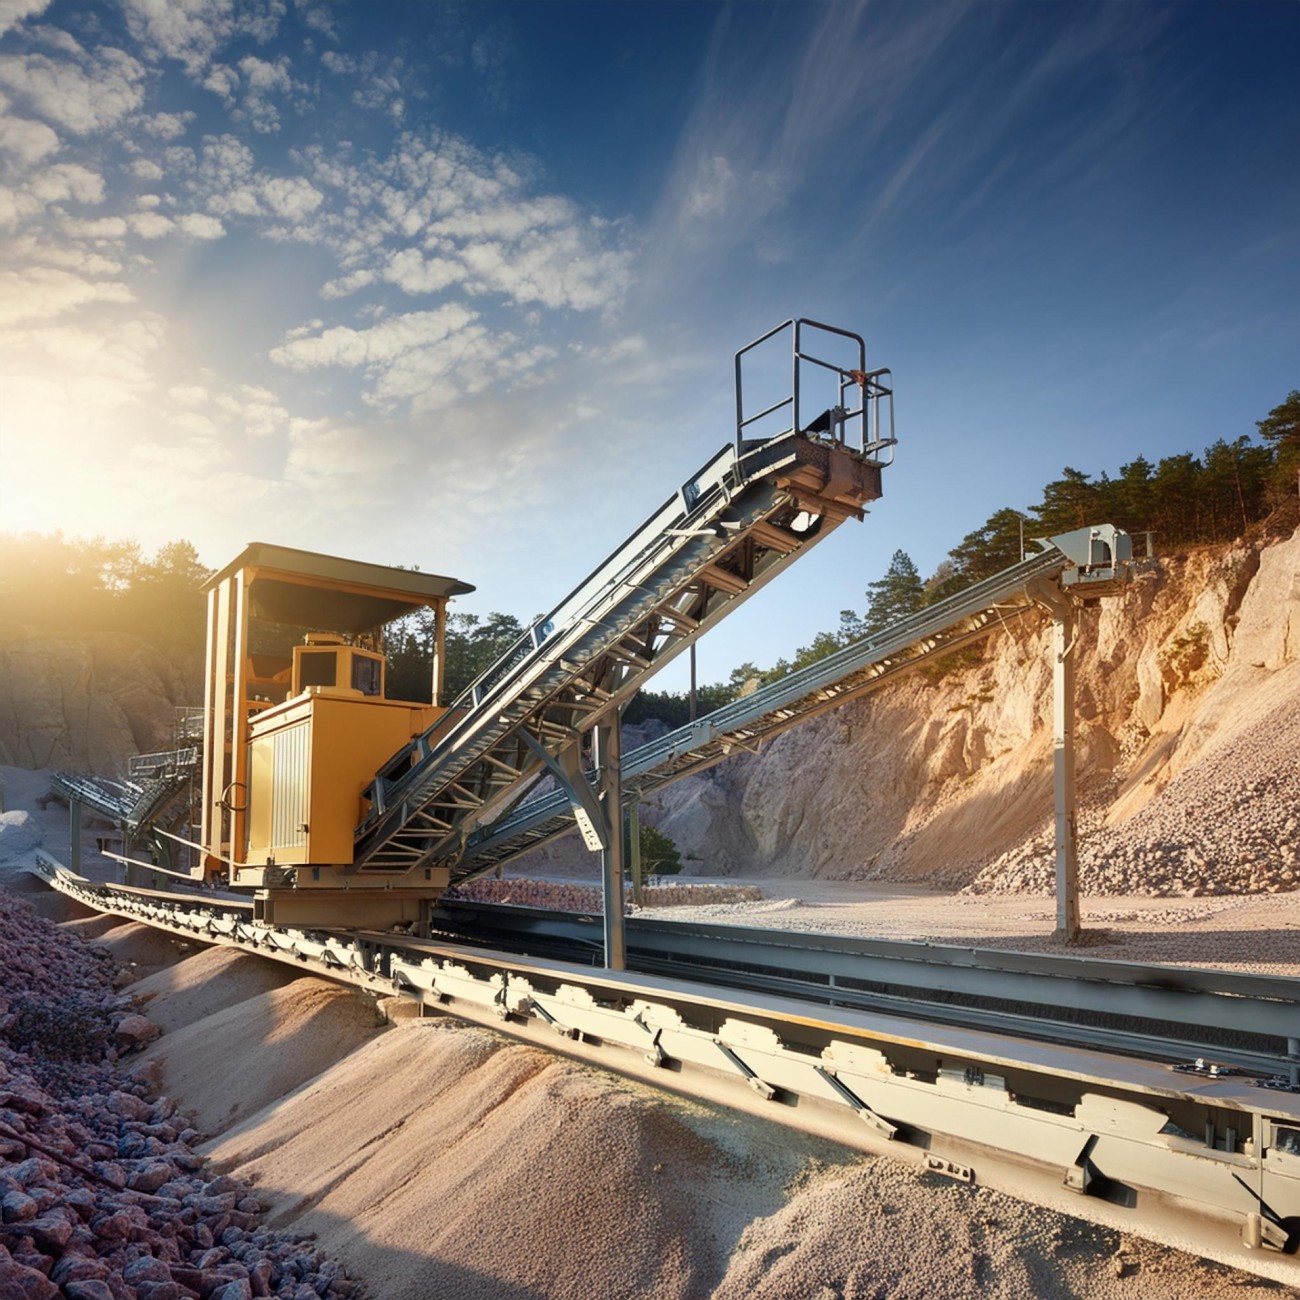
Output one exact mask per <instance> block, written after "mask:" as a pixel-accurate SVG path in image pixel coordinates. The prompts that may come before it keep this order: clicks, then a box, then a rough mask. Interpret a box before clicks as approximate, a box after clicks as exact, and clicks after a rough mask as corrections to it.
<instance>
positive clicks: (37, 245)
mask: <svg viewBox="0 0 1300 1300" xmlns="http://www.w3.org/2000/svg"><path fill="white" fill-rule="evenodd" d="M7 251H8V253H9V257H10V261H11V262H12V264H13V265H15V266H18V265H39V266H47V267H49V266H52V267H62V268H63V269H64V270H67V271H80V272H81V273H82V274H83V275H93V276H101V275H120V274H121V272H122V263H121V262H120V261H118V260H117V259H116V258H112V257H106V256H105V255H104V254H103V253H100V252H98V251H96V250H95V249H92V248H85V247H82V246H81V245H79V244H77V243H75V242H73V241H65V242H61V243H57V244H56V243H49V242H46V241H43V240H41V239H40V238H37V237H36V236H33V235H22V236H20V237H19V238H17V239H11V240H10V241H9V242H8V245H7Z"/></svg>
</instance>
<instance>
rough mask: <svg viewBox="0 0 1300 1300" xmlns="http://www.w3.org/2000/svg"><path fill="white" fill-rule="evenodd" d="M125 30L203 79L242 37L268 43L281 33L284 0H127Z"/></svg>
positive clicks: (191, 74)
mask: <svg viewBox="0 0 1300 1300" xmlns="http://www.w3.org/2000/svg"><path fill="white" fill-rule="evenodd" d="M124 8H125V10H126V19H127V26H128V27H129V29H130V31H131V34H132V35H133V36H135V37H136V38H137V39H138V40H139V41H140V42H141V43H142V44H144V45H145V46H146V48H147V49H149V50H150V52H152V53H154V54H157V55H162V56H164V57H166V58H170V59H177V60H179V61H180V62H181V63H182V64H183V65H184V67H185V70H186V71H187V72H188V73H189V74H190V76H192V77H199V76H201V74H202V73H203V72H204V70H205V69H206V68H207V66H208V64H209V63H211V61H212V59H213V56H214V55H215V54H216V52H217V51H218V50H219V49H221V48H222V47H223V46H225V45H226V44H228V43H229V42H230V41H232V40H234V39H236V38H237V37H240V36H248V37H251V38H252V39H253V40H255V41H258V42H262V43H265V42H266V41H269V40H271V39H272V38H273V37H274V36H275V34H276V32H277V31H278V30H279V26H280V21H281V19H282V18H283V17H284V14H285V5H284V3H283V0H242V2H241V3H240V4H239V5H236V4H235V3H234V0H124Z"/></svg>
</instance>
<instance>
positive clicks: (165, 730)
mask: <svg viewBox="0 0 1300 1300" xmlns="http://www.w3.org/2000/svg"><path fill="white" fill-rule="evenodd" d="M187 703H192V701H191V700H188V699H187V698H186V693H185V687H184V685H183V683H182V680H181V677H180V674H179V673H178V671H177V669H176V668H175V666H174V665H173V664H172V663H171V662H170V661H169V660H168V659H167V658H166V657H165V656H164V655H163V654H162V653H161V652H159V651H158V650H156V649H154V648H153V647H152V646H150V645H149V644H148V643H147V642H145V641H142V640H140V639H139V638H138V637H133V636H128V635H125V634H121V633H92V634H91V635H89V636H86V637H84V638H78V639H75V640H74V639H71V638H62V637H50V636H44V635H41V634H40V633H38V632H37V631H35V630H34V629H32V628H30V627H23V626H17V627H0V764H6V765H8V766H11V767H27V768H44V767H54V768H64V769H68V770H72V771H80V772H91V773H97V774H100V775H106V776H112V775H117V774H119V773H120V772H121V770H122V768H123V765H124V763H125V761H126V758H127V757H128V756H129V755H131V754H135V753H146V752H149V751H151V750H157V749H166V748H169V747H170V746H171V744H172V736H173V732H174V727H175V716H176V713H175V711H176V707H177V706H178V705H184V704H187Z"/></svg>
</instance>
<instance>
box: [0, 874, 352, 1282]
mask: <svg viewBox="0 0 1300 1300" xmlns="http://www.w3.org/2000/svg"><path fill="white" fill-rule="evenodd" d="M0 951H3V952H4V954H5V963H4V970H3V974H2V975H0V1296H3V1297H5V1298H6V1300H8V1298H9V1297H12V1298H13V1300H53V1298H54V1297H67V1300H251V1297H254V1296H272V1295H275V1296H282V1297H288V1298H289V1300H317V1298H318V1297H343V1298H344V1300H346V1298H347V1297H355V1296H357V1295H359V1294H360V1289H359V1288H358V1286H357V1284H355V1283H353V1282H349V1281H348V1280H347V1279H346V1278H345V1277H344V1275H343V1272H342V1270H341V1269H340V1268H339V1267H338V1265H337V1264H335V1263H333V1262H332V1261H330V1260H327V1259H325V1258H323V1257H322V1255H321V1254H320V1253H319V1252H318V1251H316V1250H315V1249H314V1248H313V1246H312V1244H311V1240H310V1238H308V1237H304V1236H301V1235H291V1234H285V1233H276V1232H271V1231H269V1230H267V1229H266V1228H264V1227H262V1225H261V1213H262V1207H261V1204H260V1202H259V1201H258V1200H257V1198H256V1197H254V1196H252V1195H251V1193H250V1191H249V1189H248V1187H247V1186H246V1185H245V1184H244V1183H242V1182H240V1181H238V1180H236V1179H233V1178H228V1177H216V1178H214V1177H212V1176H211V1175H210V1174H208V1173H205V1161H204V1160H203V1158H202V1157H200V1156H198V1155H196V1154H195V1152H194V1150H193V1144H195V1143H197V1142H198V1141H200V1140H201V1137H202V1135H201V1134H200V1133H199V1132H198V1131H197V1130H195V1129H194V1128H192V1127H190V1126H189V1124H188V1122H187V1121H186V1120H185V1119H183V1118H180V1117H178V1116H177V1114H176V1107H175V1104H174V1103H173V1102H172V1101H171V1100H170V1099H168V1098H166V1097H157V1096H154V1095H152V1094H151V1093H150V1091H149V1089H148V1087H147V1085H146V1084H145V1083H143V1082H141V1081H140V1080H138V1079H133V1078H131V1077H130V1076H128V1075H127V1074H125V1073H124V1071H123V1069H122V1068H121V1065H120V1064H119V1061H120V1059H121V1058H124V1057H126V1056H128V1055H129V1054H130V1053H132V1052H133V1051H135V1050H137V1049H138V1048H139V1047H141V1046H143V1045H144V1044H145V1043H146V1042H148V1041H149V1039H151V1038H152V1037H155V1036H156V1035H157V1033H158V1029H157V1026H156V1025H154V1024H152V1023H151V1022H150V1021H149V1020H147V1019H146V1018H145V1017H144V1016H141V1015H139V1014H138V1013H136V1012H135V1010H134V1009H133V1005H132V1002H131V999H130V997H129V996H127V995H124V994H120V993H116V992H114V990H113V977H114V975H115V974H116V968H115V963H114V962H113V959H112V957H111V955H110V954H108V953H107V952H105V951H103V950H98V949H95V948H91V947H87V946H86V945H85V943H84V942H83V941H82V940H81V939H80V938H79V937H77V936H75V935H72V934H69V933H66V932H65V931H62V930H60V929H59V928H58V927H57V926H55V925H52V924H51V923H50V922H48V921H46V920H43V919H42V918H40V917H38V916H37V915H36V914H35V913H34V911H33V910H32V909H31V908H30V907H29V906H28V905H27V904H26V903H24V902H22V901H20V900H18V899H16V898H14V897H12V896H11V895H6V894H0Z"/></svg>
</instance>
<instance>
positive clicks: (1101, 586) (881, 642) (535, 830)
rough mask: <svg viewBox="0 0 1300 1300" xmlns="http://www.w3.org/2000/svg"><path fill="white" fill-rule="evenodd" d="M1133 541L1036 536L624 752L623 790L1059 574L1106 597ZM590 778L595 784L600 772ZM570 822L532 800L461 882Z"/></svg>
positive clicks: (504, 823)
mask: <svg viewBox="0 0 1300 1300" xmlns="http://www.w3.org/2000/svg"><path fill="white" fill-rule="evenodd" d="M1085 534H1086V536H1084V535H1085ZM1127 541H1128V539H1127V537H1125V535H1124V534H1122V533H1119V532H1118V531H1117V530H1115V529H1113V528H1110V527H1108V526H1103V527H1098V528H1090V529H1081V530H1079V532H1076V533H1069V534H1065V535H1063V536H1061V537H1057V538H1053V539H1051V540H1050V541H1040V542H1038V545H1039V546H1040V547H1041V551H1040V553H1039V554H1037V555H1033V556H1030V557H1029V558H1028V559H1026V560H1023V561H1022V562H1021V563H1019V564H1013V565H1011V566H1010V567H1009V568H1007V569H1004V570H1003V571H1002V572H1001V573H998V574H995V575H994V576H993V577H991V578H986V579H984V580H983V581H982V582H977V583H975V584H974V585H973V586H970V587H968V588H966V589H965V590H964V591H960V592H958V593H957V594H956V595H953V596H949V597H948V598H947V599H945V600H942V601H939V602H937V603H936V604H934V605H932V606H930V607H929V608H927V609H924V610H921V611H920V612H918V613H916V614H913V615H910V616H909V617H907V618H904V619H901V620H900V621H898V622H896V623H893V624H891V625H890V626H889V627H887V628H885V629H884V630H883V631H881V632H879V633H876V634H874V635H872V636H869V637H865V638H863V639H862V640H860V641H856V642H854V643H853V644H852V645H849V646H845V647H844V648H843V649H842V650H838V651H836V652H835V653H834V654H831V655H828V656H827V657H826V658H825V659H819V660H818V661H817V662H816V663H812V664H809V665H808V666H807V667H805V668H802V669H799V670H798V671H797V672H793V673H790V674H789V675H788V676H785V677H782V678H780V679H779V680H777V681H775V682H770V683H769V684H768V685H766V686H763V687H760V688H759V689H758V690H756V691H754V692H752V693H751V694H749V695H745V696H742V697H741V698H740V699H737V700H734V701H732V702H731V703H730V704H726V705H723V707H722V708H720V709H715V710H714V711H713V712H712V713H709V714H707V715H706V716H704V717H702V718H699V719H698V720H697V721H695V722H692V723H688V724H687V725H686V726H684V727H679V728H677V730H675V731H671V732H669V733H668V734H667V735H665V736H661V737H660V738H659V739H658V740H653V741H651V742H649V743H648V744H646V745H642V746H640V747H639V748H637V749H635V750H632V751H630V752H628V753H627V754H625V755H624V756H623V768H622V779H623V788H624V791H625V793H626V794H629V795H631V796H632V797H635V798H644V797H645V796H646V795H649V794H652V793H653V792H654V791H656V790H658V789H660V788H662V787H663V786H665V785H668V784H670V783H671V782H673V781H676V780H679V779H680V778H682V777H684V776H690V775H692V774H694V773H696V772H700V771H703V770H704V769H705V768H708V767H712V766H713V765H714V764H715V763H720V762H721V761H722V760H723V759H725V758H727V757H728V756H729V755H730V754H733V753H736V752H739V751H748V752H756V751H757V750H758V749H759V748H760V747H761V746H762V745H764V744H765V743H766V742H767V741H769V740H771V739H772V738H773V737H775V736H778V735H780V734H781V733H782V732H784V731H787V730H788V729H789V728H791V727H793V726H796V725H797V724H799V723H801V722H805V721H807V720H808V719H809V718H812V717H815V716H816V715H817V714H819V713H823V712H825V711H826V710H827V709H833V708H838V707H839V706H840V705H841V704H844V703H846V702H847V701H849V700H853V699H857V698H858V697H859V696H862V695H865V694H867V693H868V692H869V691H874V690H876V689H877V688H878V687H881V686H883V685H885V684H886V683H887V682H889V681H892V680H893V679H895V678H897V677H899V676H901V675H902V674H904V673H907V672H910V671H912V670H913V669H914V668H917V667H919V666H920V665H922V664H924V663H926V662H928V661H930V660H933V659H935V658H938V657H940V656H942V655H946V654H951V653H952V652H953V651H955V650H959V649H961V648H962V647H963V646H966V645H969V644H971V643H972V642H974V641H977V640H979V639H980V638H982V637H985V636H988V635H989V634H990V633H991V632H994V631H996V630H997V629H998V628H999V627H1001V626H1004V625H1005V624H1006V623H1008V622H1009V621H1010V620H1012V619H1015V618H1019V617H1020V616H1021V615H1023V614H1025V613H1027V612H1028V611H1029V610H1032V609H1036V608H1039V607H1040V606H1039V604H1038V601H1039V600H1040V599H1041V596H1042V591H1043V584H1046V583H1058V582H1059V581H1060V580H1061V579H1062V577H1063V575H1067V574H1068V575H1069V576H1070V577H1071V578H1072V579H1073V582H1072V584H1071V585H1073V587H1074V589H1075V590H1076V591H1077V592H1078V593H1079V594H1080V595H1081V596H1085V597H1088V598H1091V594H1109V592H1110V590H1111V584H1113V583H1114V581H1115V580H1116V577H1117V574H1118V573H1119V572H1121V570H1122V567H1123V566H1125V565H1126V564H1127V563H1128V558H1127V557H1128V555H1129V550H1128V547H1127ZM592 776H593V779H595V780H596V781H598V780H599V774H596V773H593V774H592ZM573 820H574V812H573V807H572V803H571V800H570V797H569V795H568V793H567V792H566V791H564V790H557V791H553V792H550V793H548V794H545V795H543V796H541V797H539V798H536V799H533V800H531V801H529V802H528V803H526V804H524V805H523V806H522V807H520V808H518V809H516V810H515V811H514V812H513V813H512V814H510V815H509V816H507V817H503V818H501V819H500V820H499V821H497V822H496V823H494V824H493V825H492V826H490V827H484V828H482V829H480V830H479V831H478V832H476V833H475V834H474V835H472V836H471V837H470V839H469V841H468V843H467V845H466V850H465V858H464V862H463V868H464V870H463V874H462V878H469V877H470V876H475V875H482V874H484V873H486V872H488V871H492V870H495V869H496V868H497V867H500V866H504V865H505V864H506V863H507V862H510V861H512V860H513V859H515V858H517V857H519V856H520V855H521V854H523V853H526V852H528V851H529V850H530V849H533V848H536V847H537V846H538V845H540V844H543V843H545V842H547V841H548V840H551V839H554V838H556V837H557V836H559V835H563V834H565V833H566V832H567V831H568V830H569V829H570V828H571V827H572V825H573Z"/></svg>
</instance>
